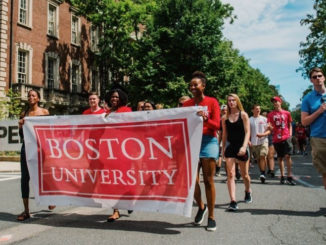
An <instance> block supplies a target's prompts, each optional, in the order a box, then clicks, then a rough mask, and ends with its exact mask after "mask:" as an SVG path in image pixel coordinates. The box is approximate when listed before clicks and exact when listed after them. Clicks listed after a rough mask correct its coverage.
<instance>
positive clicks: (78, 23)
mask: <svg viewBox="0 0 326 245" xmlns="http://www.w3.org/2000/svg"><path fill="white" fill-rule="evenodd" d="M74 19H76V20H77V30H76V42H75V41H74V40H73V35H72V33H73V23H74ZM70 26H71V31H70V34H71V43H72V44H74V45H77V46H79V45H80V32H81V28H80V18H79V17H78V16H77V15H75V14H74V13H72V14H71V25H70Z"/></svg>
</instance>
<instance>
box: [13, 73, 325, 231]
mask: <svg viewBox="0 0 326 245" xmlns="http://www.w3.org/2000/svg"><path fill="white" fill-rule="evenodd" d="M310 79H311V82H312V83H313V85H314V90H313V91H312V92H311V93H310V94H308V95H307V96H306V97H305V98H304V100H303V103H302V112H301V122H298V123H293V122H292V118H291V114H290V112H288V111H286V110H284V109H282V99H281V98H280V97H278V96H275V97H273V98H271V103H273V106H274V109H273V110H272V111H271V112H269V113H266V112H264V113H261V107H260V105H259V104H253V105H252V116H251V117H249V116H248V114H247V113H246V112H245V111H244V109H243V106H242V104H241V100H240V98H239V96H238V95H237V94H234V93H231V94H229V95H228V96H227V98H226V101H227V104H226V105H222V106H221V107H220V106H219V102H218V99H216V98H214V97H209V96H206V95H205V88H206V83H207V81H206V77H205V74H204V73H202V72H199V71H197V72H194V73H193V75H192V79H191V81H190V83H189V90H190V92H191V94H192V98H190V97H188V96H183V97H181V98H180V99H179V101H178V107H187V106H205V107H206V108H207V109H206V110H205V111H198V112H197V115H198V116H200V117H202V119H203V136H202V142H201V149H200V155H199V165H198V172H197V178H196V183H195V192H194V199H195V201H196V203H197V206H198V211H197V214H196V216H195V219H194V225H201V224H202V222H203V220H204V217H205V215H206V213H207V212H208V223H207V227H206V229H207V230H208V231H214V230H216V222H215V218H214V206H215V196H216V192H215V184H214V175H217V176H219V175H220V170H221V168H222V162H225V171H226V176H227V188H228V191H229V196H230V204H229V207H228V210H229V211H236V210H237V209H238V205H237V198H236V195H235V193H236V191H235V188H236V185H235V179H236V178H237V179H239V178H240V176H241V177H242V179H243V183H244V201H245V202H246V203H251V202H252V201H253V196H252V189H251V178H250V175H249V166H250V161H251V158H252V159H254V161H256V162H257V165H258V168H259V171H260V176H259V178H260V181H261V183H262V184H264V183H265V182H266V178H267V176H269V177H271V178H274V177H275V172H274V154H275V152H276V154H277V159H278V164H279V169H280V174H281V176H280V184H286V183H287V184H289V185H292V186H293V185H295V184H296V183H295V180H294V178H293V176H292V170H291V167H292V159H291V155H292V154H293V153H296V151H295V147H297V149H298V152H297V153H301V154H303V155H305V154H306V153H307V152H306V146H307V139H308V137H309V135H310V136H311V147H312V158H313V163H314V165H315V166H316V168H317V170H318V171H319V172H320V173H321V174H322V176H323V183H324V186H325V189H326V163H325V161H326V160H325V155H326V152H325V151H326V127H325V126H324V124H325V122H326V112H325V111H326V89H325V77H324V73H323V72H322V70H321V69H319V68H314V69H313V70H312V71H311V73H310ZM39 101H40V96H39V93H38V92H37V91H35V90H30V91H29V92H28V108H27V109H26V110H25V111H24V112H23V113H22V114H21V119H20V120H19V128H20V133H21V134H22V136H23V132H22V125H23V124H24V117H25V116H42V115H48V114H49V112H48V111H47V110H46V109H44V108H41V107H40V106H39ZM88 102H89V108H88V109H86V110H85V111H84V112H83V114H84V115H90V114H103V113H105V114H106V115H109V114H110V113H123V112H131V111H132V109H131V107H129V106H128V96H127V94H126V92H124V91H123V90H122V89H118V88H117V89H113V90H111V91H110V92H109V93H108V95H107V97H106V98H105V103H104V104H103V106H100V97H99V95H98V94H96V93H94V92H92V93H90V94H89V97H88ZM160 108H161V105H155V104H154V103H153V102H152V101H148V100H145V101H140V102H138V104H137V111H147V110H155V109H160ZM305 126H310V128H311V132H308V131H307V130H306V128H305ZM284 162H285V163H286V170H287V171H286V172H285V167H284ZM21 169H22V179H21V190H22V198H23V204H24V211H23V212H22V213H21V214H20V215H19V216H18V217H17V220H19V221H23V220H26V219H28V218H30V213H29V207H28V197H29V187H28V186H29V183H28V182H29V174H28V169H27V164H26V156H25V148H24V143H23V145H22V150H21ZM201 170H202V174H203V180H204V188H205V194H206V200H207V202H206V203H207V204H205V203H204V201H203V199H202V194H201V187H200V184H199V183H200V171H201ZM54 208H55V206H49V209H50V210H52V209H54ZM131 212H132V210H129V211H128V213H131ZM119 218H120V213H119V210H118V209H114V211H113V214H112V215H110V216H109V217H108V219H107V220H108V222H113V221H115V220H117V219H119Z"/></svg>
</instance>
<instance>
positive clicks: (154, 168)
mask: <svg viewBox="0 0 326 245" xmlns="http://www.w3.org/2000/svg"><path fill="white" fill-rule="evenodd" d="M199 109H201V110H203V108H200V107H190V108H179V109H169V110H159V111H153V112H150V113H148V112H142V113H139V112H131V113H123V114H113V115H110V116H109V117H108V118H106V117H104V115H96V116H58V117H30V118H26V123H25V125H24V135H25V142H26V154H27V161H28V167H29V169H30V175H31V180H32V183H33V186H34V191H35V198H36V201H37V203H39V204H42V205H48V204H57V205H79V206H97V207H115V208H122V209H123V208H125V209H132V210H144V211H155V212H163V213H176V214H180V215H185V216H190V214H191V207H192V201H193V192H194V183H195V178H196V170H197V164H198V155H199V148H200V142H201V134H202V120H201V118H200V117H199V116H197V115H196V112H197V111H198V110H199Z"/></svg>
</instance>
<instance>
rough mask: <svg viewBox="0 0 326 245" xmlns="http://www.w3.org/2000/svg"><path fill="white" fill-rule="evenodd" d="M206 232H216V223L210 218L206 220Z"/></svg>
mask: <svg viewBox="0 0 326 245" xmlns="http://www.w3.org/2000/svg"><path fill="white" fill-rule="evenodd" d="M206 230H207V231H215V230H216V222H215V220H213V219H211V218H208V221H207V228H206Z"/></svg>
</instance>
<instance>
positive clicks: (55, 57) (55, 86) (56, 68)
mask: <svg viewBox="0 0 326 245" xmlns="http://www.w3.org/2000/svg"><path fill="white" fill-rule="evenodd" d="M49 59H52V60H55V63H54V67H53V80H54V81H53V89H60V79H59V64H60V59H59V55H58V54H57V53H55V52H47V53H45V86H46V87H47V88H49V84H48V78H49V77H48V75H49V71H48V69H49Z"/></svg>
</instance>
